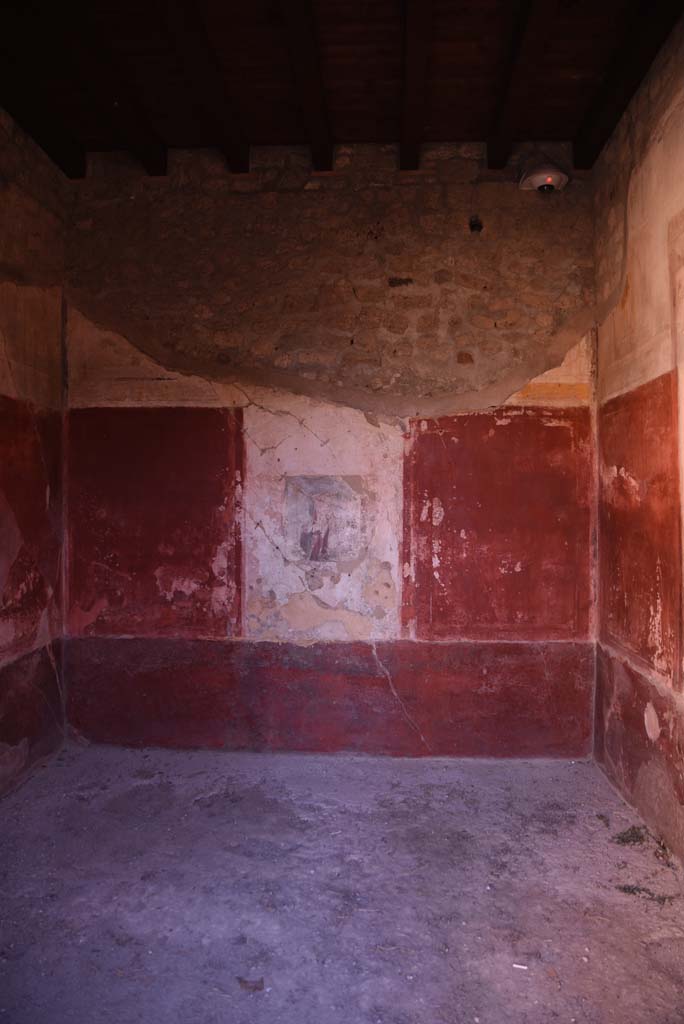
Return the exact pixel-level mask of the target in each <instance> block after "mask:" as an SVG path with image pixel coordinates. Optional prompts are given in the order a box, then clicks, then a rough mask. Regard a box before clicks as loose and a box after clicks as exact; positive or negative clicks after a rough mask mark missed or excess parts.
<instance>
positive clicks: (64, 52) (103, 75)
mask: <svg viewBox="0 0 684 1024" xmlns="http://www.w3.org/2000/svg"><path fill="white" fill-rule="evenodd" d="M4 19H7V20H6V22H5V25H4V26H3V27H6V28H7V30H8V39H9V40H10V41H11V42H10V45H11V46H12V50H13V53H14V55H15V57H16V61H21V63H22V64H25V70H26V74H25V78H26V79H31V82H32V84H31V85H30V86H29V91H30V93H31V95H32V96H33V99H34V102H33V106H34V107H35V109H36V111H37V110H41V111H44V112H45V113H44V120H45V122H46V125H47V128H48V131H47V135H46V133H45V130H44V128H43V127H42V126H40V125H38V123H37V121H36V122H35V124H36V127H35V129H34V130H35V131H36V132H40V133H41V138H44V139H45V138H47V136H50V139H49V141H48V143H47V144H48V145H49V146H50V147H51V150H52V151H53V152H56V153H57V157H59V148H60V147H59V136H61V131H60V132H59V133H58V130H57V124H60V123H61V118H60V117H59V116H58V118H57V121H56V124H55V127H54V128H53V129H52V131H49V122H50V121H51V120H52V118H51V117H48V113H47V112H48V111H50V110H51V108H52V106H53V104H52V99H51V96H50V95H49V89H50V85H51V82H53V81H54V82H55V83H58V82H59V81H60V79H62V80H63V79H65V78H66V79H67V80H68V81H69V82H70V83H71V84H72V86H73V87H75V88H76V89H79V90H81V91H82V92H83V93H84V94H86V95H87V96H88V100H89V102H90V104H91V106H92V107H93V109H94V110H95V111H97V112H98V114H101V115H102V116H103V117H104V118H106V120H107V122H108V123H109V126H110V130H111V131H112V134H113V137H114V139H113V141H116V143H117V144H120V145H121V147H122V148H124V149H126V150H128V151H129V152H130V153H131V154H132V155H133V156H134V157H135V158H136V159H138V160H139V161H140V163H141V164H142V165H143V167H144V168H145V170H146V171H147V173H148V174H165V173H166V147H165V145H164V144H163V143H162V142H161V141H160V140H159V139H158V138H157V137H156V135H155V133H154V132H153V130H152V128H151V126H150V124H149V122H148V120H147V118H146V116H145V113H144V111H143V110H142V108H141V106H140V104H139V102H138V100H137V97H136V96H135V91H134V88H133V86H132V85H131V83H130V82H129V80H128V76H127V74H126V72H125V70H124V69H123V67H121V66H120V64H119V62H118V61H117V60H116V59H115V58H114V56H113V54H112V53H110V52H109V49H108V47H107V44H106V41H105V40H103V39H101V38H100V34H99V33H98V32H97V30H96V29H95V28H94V27H93V26H92V25H91V24H90V23H89V19H88V12H87V10H86V8H85V6H82V5H81V4H73V5H66V7H65V6H62V7H58V6H57V5H55V4H50V3H44V2H40V3H25V4H15V5H12V7H11V9H10V7H9V5H8V6H7V7H5V8H4V11H3V20H4ZM39 93H40V95H39ZM20 103H21V101H20ZM28 118H30V114H27V123H28ZM17 120H18V121H19V122H20V123H21V119H20V118H19V117H17ZM32 123H33V122H32ZM62 131H63V132H64V139H65V143H64V145H65V147H66V149H65V152H67V153H68V154H71V155H70V156H69V155H68V156H67V163H68V165H69V167H70V168H71V169H72V170H73V171H77V170H78V168H79V166H80V164H81V162H82V161H81V158H80V154H79V153H78V149H79V143H78V142H77V141H75V140H73V139H70V137H69V128H68V124H66V125H65V124H62ZM55 159H56V162H59V159H57V158H55ZM76 176H79V175H76Z"/></svg>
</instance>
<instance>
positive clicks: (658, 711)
mask: <svg viewBox="0 0 684 1024" xmlns="http://www.w3.org/2000/svg"><path fill="white" fill-rule="evenodd" d="M594 750H595V756H596V759H597V760H598V761H599V762H600V763H601V764H602V765H603V767H604V769H605V771H606V773H607V775H608V776H609V777H610V778H611V779H612V780H613V782H614V783H615V785H616V786H617V787H618V789H619V790H620V791H621V793H623V795H624V796H625V798H626V799H627V800H628V801H629V802H630V803H631V804H633V805H634V806H635V807H637V808H638V810H639V813H640V814H641V815H642V816H643V818H644V819H645V821H646V822H647V823H648V824H649V825H650V826H651V828H652V829H653V830H654V832H655V833H656V835H659V836H662V837H663V839H664V840H665V842H666V843H667V845H668V846H669V847H670V849H672V850H674V851H675V852H676V853H677V854H678V855H679V856H680V857H684V767H683V766H684V698H682V696H681V694H676V693H674V692H672V691H671V690H669V689H668V688H667V687H665V686H663V685H662V684H661V683H660V682H656V681H654V680H650V679H649V678H648V675H647V674H645V673H642V672H639V671H637V670H636V669H635V668H634V667H633V666H631V665H629V664H628V663H627V662H626V661H625V660H624V659H623V658H621V657H619V656H618V655H617V654H615V653H614V652H611V651H608V650H606V649H605V648H604V647H603V646H602V645H599V648H598V656H597V675H596V739H595V746H594Z"/></svg>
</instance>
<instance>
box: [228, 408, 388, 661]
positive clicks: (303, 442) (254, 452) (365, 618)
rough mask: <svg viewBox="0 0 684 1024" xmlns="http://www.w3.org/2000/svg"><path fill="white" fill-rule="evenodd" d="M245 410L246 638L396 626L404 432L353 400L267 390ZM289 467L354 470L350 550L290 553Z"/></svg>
mask: <svg viewBox="0 0 684 1024" xmlns="http://www.w3.org/2000/svg"><path fill="white" fill-rule="evenodd" d="M244 416H245V421H244V422H245V446H246V471H245V476H246V487H245V495H244V548H245V576H246V579H245V607H244V631H245V634H246V635H247V636H248V637H250V638H252V639H261V640H266V639H268V640H289V641H293V642H296V643H312V642H314V641H316V640H367V639H378V640H380V639H387V638H391V637H397V636H399V632H400V594H401V588H400V577H399V558H400V550H399V545H400V543H401V536H402V464H403V443H404V441H403V434H402V431H401V428H400V426H399V425H398V424H396V425H395V424H391V425H390V424H386V423H382V422H377V425H376V421H374V419H373V417H370V418H366V416H365V415H364V414H363V413H361V412H358V411H357V410H354V409H345V408H340V407H339V406H335V405H330V404H327V403H322V402H317V401H315V400H313V399H309V398H303V397H298V396H295V395H290V394H284V393H283V394H279V393H273V394H272V395H271V396H270V397H267V398H264V399H262V400H261V401H260V402H259V404H258V405H254V404H252V405H247V406H246V407H245V410H244ZM288 476H335V477H351V478H356V479H357V483H358V485H359V486H360V488H361V491H362V494H363V510H362V518H363V523H364V538H363V544H362V547H361V550H360V551H359V554H358V557H356V558H353V559H347V560H345V561H337V562H332V563H316V562H307V561H306V560H305V559H301V558H297V556H296V555H295V554H294V553H293V551H292V546H291V541H290V540H289V538H288V523H287V507H286V502H285V487H286V479H287V477H288Z"/></svg>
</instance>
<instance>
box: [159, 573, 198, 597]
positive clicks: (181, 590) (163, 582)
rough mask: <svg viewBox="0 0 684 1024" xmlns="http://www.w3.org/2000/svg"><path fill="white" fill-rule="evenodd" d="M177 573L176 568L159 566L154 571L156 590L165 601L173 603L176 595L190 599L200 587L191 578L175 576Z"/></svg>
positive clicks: (196, 581)
mask: <svg viewBox="0 0 684 1024" xmlns="http://www.w3.org/2000/svg"><path fill="white" fill-rule="evenodd" d="M177 571H178V566H168V565H160V566H159V568H158V569H156V570H155V573H154V578H155V579H156V581H157V589H158V591H159V593H160V594H161V595H162V597H164V598H166V600H167V601H173V599H174V598H175V597H176V595H177V594H183V595H184V596H185V597H191V596H192V595H193V594H194V593H196V592H197V591H198V590H199V588H200V587H201V585H202V583H201V581H200V580H196V579H193V578H192V577H191V576H188V577H183V576H175V575H174V573H176V572H177Z"/></svg>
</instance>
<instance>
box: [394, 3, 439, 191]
mask: <svg viewBox="0 0 684 1024" xmlns="http://www.w3.org/2000/svg"><path fill="white" fill-rule="evenodd" d="M403 13H404V17H403V65H404V70H403V81H402V100H401V136H400V140H399V168H400V169H401V170H402V171H417V170H418V168H419V167H420V146H421V143H422V141H423V135H424V131H425V113H426V109H427V85H428V61H429V58H430V42H431V39H432V20H433V2H432V0H404V11H403Z"/></svg>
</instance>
